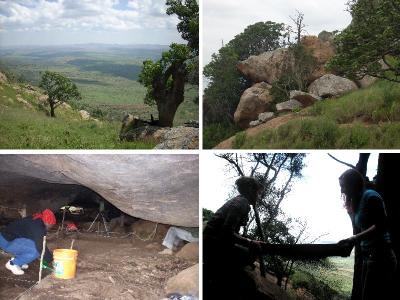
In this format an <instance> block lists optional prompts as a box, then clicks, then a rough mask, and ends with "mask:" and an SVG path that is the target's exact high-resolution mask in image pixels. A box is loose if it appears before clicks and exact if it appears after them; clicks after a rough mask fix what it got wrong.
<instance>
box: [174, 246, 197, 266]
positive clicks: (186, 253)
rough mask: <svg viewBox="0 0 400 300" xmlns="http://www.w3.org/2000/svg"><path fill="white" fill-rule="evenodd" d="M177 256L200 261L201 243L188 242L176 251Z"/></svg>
mask: <svg viewBox="0 0 400 300" xmlns="http://www.w3.org/2000/svg"><path fill="white" fill-rule="evenodd" d="M176 256H177V257H180V258H183V259H187V260H191V261H199V243H198V242H193V243H187V244H186V245H185V246H183V247H182V249H180V250H179V251H178V252H177V253H176Z"/></svg>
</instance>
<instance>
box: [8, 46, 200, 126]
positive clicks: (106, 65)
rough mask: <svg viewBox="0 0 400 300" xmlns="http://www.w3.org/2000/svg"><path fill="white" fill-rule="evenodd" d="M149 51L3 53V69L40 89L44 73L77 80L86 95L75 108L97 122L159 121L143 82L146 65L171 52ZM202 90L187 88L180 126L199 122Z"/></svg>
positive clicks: (96, 49) (77, 49)
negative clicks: (141, 74) (131, 116)
mask: <svg viewBox="0 0 400 300" xmlns="http://www.w3.org/2000/svg"><path fill="white" fill-rule="evenodd" d="M146 47H147V48H135V47H128V46H126V47H123V46H108V45H83V46H79V47H78V46H65V47H57V46H55V47H50V48H49V47H31V48H29V47H25V48H12V49H0V69H2V70H5V69H6V70H11V72H12V74H15V77H16V79H18V80H20V81H23V82H29V83H31V84H33V85H38V84H39V81H40V77H41V72H44V71H46V70H48V71H52V72H57V73H60V74H62V75H63V76H65V77H67V78H69V79H71V80H72V81H73V82H74V83H75V84H76V85H77V87H78V89H79V91H80V93H81V94H82V100H81V101H79V102H76V103H72V105H73V106H74V107H75V108H76V109H84V110H87V111H88V112H89V113H90V114H91V115H92V116H94V117H96V118H103V119H106V120H109V121H121V119H122V118H123V116H124V115H125V114H126V113H132V114H134V115H136V116H139V117H140V118H142V119H149V118H150V114H153V115H154V116H155V117H156V116H157V114H158V113H157V108H156V107H155V106H149V105H146V104H144V103H143V99H144V97H145V94H146V88H145V87H144V86H143V85H141V84H140V83H139V82H138V81H137V79H138V74H139V72H140V71H141V70H142V63H143V61H144V60H146V59H158V58H159V57H161V53H162V51H163V50H165V46H157V47H155V46H153V47H152V48H150V46H146ZM197 95H198V92H197V86H191V85H190V84H188V85H187V87H186V92H185V102H184V103H183V104H182V105H181V106H180V107H179V109H178V112H177V114H176V118H175V120H174V125H182V124H183V123H184V122H186V121H188V120H197V119H198V104H197V103H196V102H195V101H194V100H195V99H196V98H197Z"/></svg>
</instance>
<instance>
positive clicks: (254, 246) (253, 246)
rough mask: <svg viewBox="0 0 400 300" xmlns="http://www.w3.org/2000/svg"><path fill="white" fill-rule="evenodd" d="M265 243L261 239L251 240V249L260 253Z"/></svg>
mask: <svg viewBox="0 0 400 300" xmlns="http://www.w3.org/2000/svg"><path fill="white" fill-rule="evenodd" d="M263 244H265V243H264V242H261V241H255V240H253V241H251V244H250V245H251V251H252V252H254V253H256V254H260V253H261V252H262V251H261V250H262V247H261V246H262V245H263Z"/></svg>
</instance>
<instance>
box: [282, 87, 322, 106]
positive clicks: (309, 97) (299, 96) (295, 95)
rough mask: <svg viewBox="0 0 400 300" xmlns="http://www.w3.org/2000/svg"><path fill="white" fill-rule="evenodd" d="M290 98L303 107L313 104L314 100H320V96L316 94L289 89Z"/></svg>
mask: <svg viewBox="0 0 400 300" xmlns="http://www.w3.org/2000/svg"><path fill="white" fill-rule="evenodd" d="M290 99H294V100H297V101H299V102H300V103H301V104H302V105H303V107H307V106H310V105H313V104H314V103H315V102H317V101H321V100H322V98H321V97H318V96H317V95H313V94H310V93H306V92H302V91H290Z"/></svg>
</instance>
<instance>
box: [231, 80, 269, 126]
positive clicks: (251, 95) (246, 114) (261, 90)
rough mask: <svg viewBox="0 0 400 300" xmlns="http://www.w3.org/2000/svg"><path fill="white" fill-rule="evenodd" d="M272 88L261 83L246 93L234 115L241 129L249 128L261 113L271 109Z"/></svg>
mask: <svg viewBox="0 0 400 300" xmlns="http://www.w3.org/2000/svg"><path fill="white" fill-rule="evenodd" d="M270 89H271V86H270V85H269V84H268V83H265V82H260V83H257V84H255V85H253V86H252V87H250V88H248V89H247V90H245V91H244V93H243V95H242V96H241V97H240V101H239V104H238V106H237V108H236V111H235V114H234V120H235V123H236V124H237V125H238V126H240V127H241V128H247V127H249V123H250V122H251V121H253V120H256V119H257V118H258V115H259V114H260V113H263V112H265V111H268V110H270V109H271V103H272V96H271V95H270Z"/></svg>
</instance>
